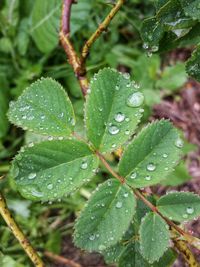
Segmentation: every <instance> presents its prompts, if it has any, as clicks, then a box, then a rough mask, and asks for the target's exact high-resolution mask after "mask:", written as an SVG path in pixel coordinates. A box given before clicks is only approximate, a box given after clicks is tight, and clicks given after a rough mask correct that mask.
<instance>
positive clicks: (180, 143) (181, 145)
mask: <svg viewBox="0 0 200 267" xmlns="http://www.w3.org/2000/svg"><path fill="white" fill-rule="evenodd" d="M175 146H176V147H178V148H181V147H183V140H182V139H181V138H178V139H177V140H176V142H175Z"/></svg>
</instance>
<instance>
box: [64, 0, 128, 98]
mask: <svg viewBox="0 0 200 267" xmlns="http://www.w3.org/2000/svg"><path fill="white" fill-rule="evenodd" d="M74 3H76V2H75V0H63V8H62V18H61V27H60V34H59V35H60V42H61V44H62V46H63V48H64V50H65V53H66V55H67V58H68V61H69V64H70V65H71V66H72V68H73V70H74V73H75V76H76V77H77V79H78V81H79V84H80V87H81V90H82V93H83V95H84V96H85V95H86V94H87V89H88V87H89V82H88V79H87V76H86V68H85V61H86V58H87V56H88V54H89V49H90V48H91V46H92V44H93V43H94V42H95V41H96V39H97V38H98V37H99V36H100V35H101V33H102V32H103V31H105V30H106V29H107V27H108V25H109V24H110V22H111V20H112V19H113V18H114V16H115V15H116V14H117V12H118V11H119V9H120V7H121V6H122V5H123V4H124V3H125V0H118V1H117V3H116V5H115V6H114V7H113V9H112V10H111V11H110V13H109V14H108V16H107V17H106V18H105V20H104V21H103V22H102V23H101V24H100V25H99V27H98V29H97V30H96V31H95V32H94V33H93V34H92V36H91V37H90V38H89V40H88V41H87V42H86V43H85V45H84V46H83V49H82V53H81V57H79V56H78V55H77V53H76V51H75V49H74V46H73V44H72V42H71V40H70V17H71V7H72V4H74Z"/></svg>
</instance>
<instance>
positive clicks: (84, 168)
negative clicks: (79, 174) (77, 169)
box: [81, 161, 88, 170]
mask: <svg viewBox="0 0 200 267" xmlns="http://www.w3.org/2000/svg"><path fill="white" fill-rule="evenodd" d="M87 167H88V164H87V162H86V161H83V162H82V163H81V169H82V170H86V169H87Z"/></svg>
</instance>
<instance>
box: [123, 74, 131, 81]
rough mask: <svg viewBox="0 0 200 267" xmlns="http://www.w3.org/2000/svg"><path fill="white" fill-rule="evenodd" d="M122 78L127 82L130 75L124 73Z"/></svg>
mask: <svg viewBox="0 0 200 267" xmlns="http://www.w3.org/2000/svg"><path fill="white" fill-rule="evenodd" d="M123 77H124V78H125V79H127V80H128V79H130V74H129V73H128V72H125V73H124V74H123Z"/></svg>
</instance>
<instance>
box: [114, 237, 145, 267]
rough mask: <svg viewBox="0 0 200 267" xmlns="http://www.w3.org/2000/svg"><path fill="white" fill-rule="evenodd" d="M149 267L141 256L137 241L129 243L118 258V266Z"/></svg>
mask: <svg viewBox="0 0 200 267" xmlns="http://www.w3.org/2000/svg"><path fill="white" fill-rule="evenodd" d="M139 266H141V267H150V265H149V263H148V262H147V261H146V260H145V259H144V258H143V257H142V255H141V252H140V247H139V242H133V243H130V244H129V245H128V246H127V247H126V249H125V250H124V252H123V253H122V255H121V257H120V259H119V265H118V267H139Z"/></svg>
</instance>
